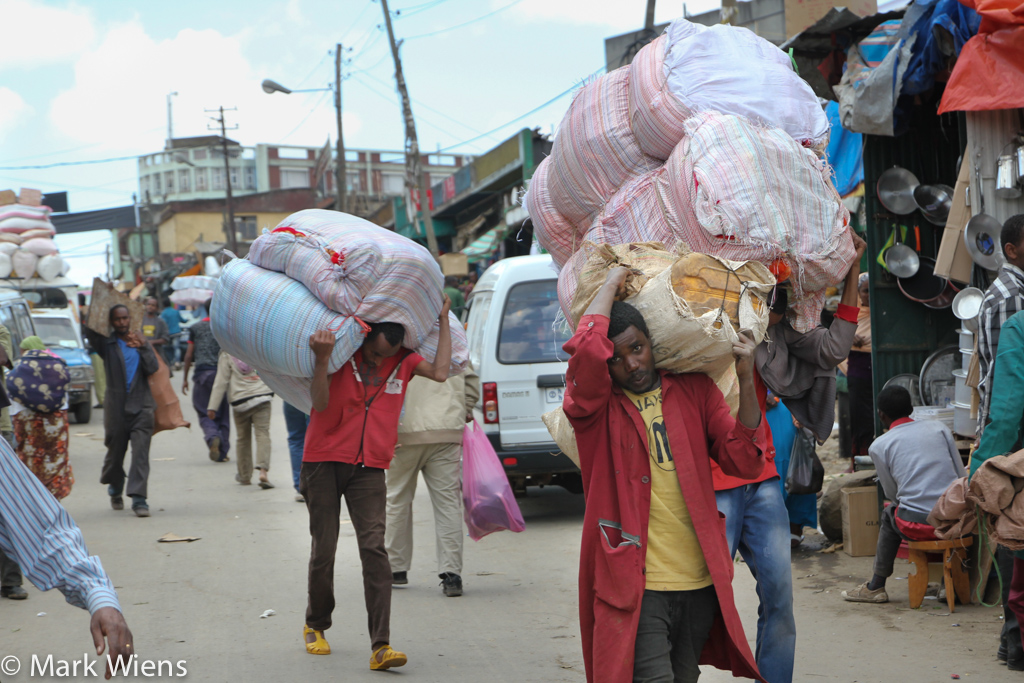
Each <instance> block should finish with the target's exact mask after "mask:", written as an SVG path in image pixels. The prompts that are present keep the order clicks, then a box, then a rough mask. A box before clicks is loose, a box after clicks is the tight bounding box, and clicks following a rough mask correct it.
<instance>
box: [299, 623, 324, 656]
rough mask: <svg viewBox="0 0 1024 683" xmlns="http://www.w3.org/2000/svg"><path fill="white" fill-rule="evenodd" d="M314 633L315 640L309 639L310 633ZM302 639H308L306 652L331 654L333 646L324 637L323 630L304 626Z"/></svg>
mask: <svg viewBox="0 0 1024 683" xmlns="http://www.w3.org/2000/svg"><path fill="white" fill-rule="evenodd" d="M310 634H313V640H312V641H310V640H309V635H310ZM302 639H303V640H304V641H306V652H308V653H309V654H311V655H329V654H331V646H330V645H328V644H327V639H326V638H324V632H323V631H315V630H313V629H311V628H310V627H308V626H303V627H302Z"/></svg>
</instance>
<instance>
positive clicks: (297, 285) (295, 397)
mask: <svg viewBox="0 0 1024 683" xmlns="http://www.w3.org/2000/svg"><path fill="white" fill-rule="evenodd" d="M442 282H443V276H442V275H441V269H440V268H439V267H438V265H437V262H436V261H435V260H434V258H433V257H432V256H431V255H430V252H428V251H427V250H426V249H425V248H423V247H422V246H420V245H418V244H416V243H415V242H413V241H412V240H410V239H407V238H405V237H402V236H401V235H398V234H396V233H394V232H392V231H390V230H385V229H384V228H381V227H378V226H376V225H374V224H373V223H370V222H368V221H365V220H363V219H361V218H358V217H356V216H350V215H348V214H344V213H339V212H336V211H324V210H320V209H309V210H306V211H299V212H298V213H294V214H292V215H291V216H289V217H288V218H286V219H285V220H284V221H282V222H281V224H280V225H278V226H277V228H275V229H274V230H272V231H270V232H265V233H264V234H263V235H261V236H259V237H258V238H256V240H255V241H254V242H253V243H252V246H251V247H250V248H249V256H248V258H247V259H234V260H232V261H230V262H229V263H228V264H227V265H225V266H224V267H223V269H222V270H221V274H220V277H219V278H218V279H217V282H216V285H215V287H214V290H213V291H214V294H213V308H212V310H211V311H210V320H211V324H212V328H213V333H214V336H216V338H217V341H218V342H220V345H221V348H223V349H224V350H225V351H227V352H228V353H230V354H231V355H233V356H235V357H237V358H239V359H241V360H243V361H245V362H246V363H248V364H250V365H252V366H253V367H255V368H257V369H258V370H259V373H260V377H261V378H262V379H263V381H265V382H266V383H267V385H269V386H270V388H271V389H273V390H274V391H275V392H276V393H277V394H279V395H281V396H282V397H283V398H284V400H286V401H288V402H289V403H291V404H292V405H294V406H296V407H297V408H299V409H300V410H303V411H305V412H307V413H308V412H309V411H310V408H311V399H310V395H309V389H310V383H311V379H310V378H311V377H312V376H313V366H314V362H315V359H314V356H313V352H312V350H310V348H309V338H310V336H312V335H313V333H315V332H316V331H317V330H324V329H326V330H330V331H331V332H332V333H333V334H334V336H335V338H336V339H337V343H336V345H335V347H334V353H333V354H332V356H331V362H330V365H329V368H328V371H329V372H331V373H334V372H337V371H338V370H339V369H340V368H341V366H342V365H343V364H345V363H346V362H348V360H349V359H350V358H351V357H352V355H353V354H354V353H355V352H356V351H357V350H358V349H359V346H360V345H361V344H362V343H363V339H364V338H365V335H366V332H367V330H368V328H367V326H366V323H376V322H394V323H400V324H401V325H402V326H403V327H404V328H405V340H404V342H403V346H405V347H406V348H409V349H412V350H414V351H416V352H417V353H419V354H420V355H421V356H423V357H424V358H426V359H427V360H429V361H432V360H433V359H434V356H435V355H436V353H437V345H438V341H439V335H440V326H439V324H438V322H437V317H438V315H439V314H440V312H441V307H442V305H443V300H442V293H441V290H442ZM448 321H449V326H450V329H451V335H452V362H451V369H450V372H451V374H453V375H454V374H458V373H460V372H462V371H463V370H464V369H465V367H466V364H467V363H468V360H469V349H468V345H467V341H466V332H465V329H464V328H463V327H462V325H461V323H459V321H458V320H457V319H456V318H455V316H454V315H453V314H449V319H448Z"/></svg>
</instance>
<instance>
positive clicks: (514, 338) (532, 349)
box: [466, 255, 582, 494]
mask: <svg viewBox="0 0 1024 683" xmlns="http://www.w3.org/2000/svg"><path fill="white" fill-rule="evenodd" d="M557 285H558V277H557V275H556V273H555V271H554V269H553V268H552V263H551V257H550V256H547V255H543V256H515V257H512V258H506V259H502V260H501V261H498V262H497V263H495V264H494V265H493V266H491V267H490V268H488V269H487V270H486V272H484V274H483V275H482V276H481V277H480V280H479V281H478V282H477V284H476V287H474V288H473V292H472V294H470V296H469V301H468V302H467V303H466V306H467V311H468V313H466V320H467V325H466V334H467V336H468V338H469V357H470V362H472V364H473V368H474V369H475V370H476V372H477V374H478V375H479V376H480V403H479V404H478V405H477V408H478V410H479V411H480V413H481V415H480V416H478V417H481V416H482V418H483V419H482V420H480V422H481V424H482V425H483V428H484V431H485V432H486V433H487V438H488V439H490V441H491V444H492V445H493V446H494V450H495V451H496V452H497V453H498V458H499V459H500V460H501V462H502V464H503V465H504V466H505V472H506V474H507V475H508V478H509V482H510V483H511V484H512V488H513V490H514V491H516V492H517V494H523V493H525V491H526V486H527V485H540V486H543V485H545V484H557V485H559V486H563V487H565V488H566V489H568V490H570V491H572V492H574V493H579V492H582V480H581V478H580V473H579V470H578V469H577V468H576V466H575V465H574V464H573V463H572V461H571V460H569V458H568V456H566V455H565V454H563V453H561V452H560V451H559V449H558V446H556V445H555V443H554V441H552V439H551V435H550V434H549V433H548V430H547V428H546V427H545V426H544V423H543V422H542V421H541V415H543V414H544V413H546V412H548V411H550V410H554V409H555V408H557V407H558V406H560V405H561V404H562V396H563V394H564V392H565V372H566V369H567V367H568V363H567V361H568V354H566V353H565V352H564V351H563V350H562V345H563V344H564V343H565V342H566V341H568V339H569V337H570V336H571V334H570V332H569V329H568V327H567V326H566V325H565V323H564V318H562V317H561V316H560V315H559V310H560V309H559V306H558V293H557ZM556 320H560V322H559V324H557V325H556Z"/></svg>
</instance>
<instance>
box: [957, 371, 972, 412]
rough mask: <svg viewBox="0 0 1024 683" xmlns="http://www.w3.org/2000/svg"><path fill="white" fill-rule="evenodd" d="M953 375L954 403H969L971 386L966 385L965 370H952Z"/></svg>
mask: <svg viewBox="0 0 1024 683" xmlns="http://www.w3.org/2000/svg"><path fill="white" fill-rule="evenodd" d="M953 377H954V379H956V394H955V396H956V398H955V399H954V400H955V402H956V403H966V404H967V405H971V387H969V386H967V371H966V370H954V371H953Z"/></svg>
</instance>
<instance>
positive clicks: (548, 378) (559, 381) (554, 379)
mask: <svg viewBox="0 0 1024 683" xmlns="http://www.w3.org/2000/svg"><path fill="white" fill-rule="evenodd" d="M564 386H565V375H537V388H538V389H552V388H555V387H564Z"/></svg>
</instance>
